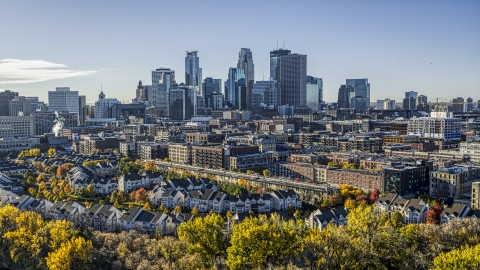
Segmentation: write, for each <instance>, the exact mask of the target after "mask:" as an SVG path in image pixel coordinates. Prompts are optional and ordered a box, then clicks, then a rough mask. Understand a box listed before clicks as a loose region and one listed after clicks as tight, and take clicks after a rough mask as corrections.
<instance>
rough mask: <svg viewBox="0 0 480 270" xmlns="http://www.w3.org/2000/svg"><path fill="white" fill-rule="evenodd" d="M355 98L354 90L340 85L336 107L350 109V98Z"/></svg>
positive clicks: (351, 87)
mask: <svg viewBox="0 0 480 270" xmlns="http://www.w3.org/2000/svg"><path fill="white" fill-rule="evenodd" d="M354 97H355V89H354V88H353V86H351V85H342V86H340V89H338V105H337V107H338V108H339V109H348V108H351V102H352V98H354Z"/></svg>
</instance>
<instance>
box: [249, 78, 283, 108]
mask: <svg viewBox="0 0 480 270" xmlns="http://www.w3.org/2000/svg"><path fill="white" fill-rule="evenodd" d="M262 104H263V105H265V106H268V107H273V108H276V107H278V106H279V105H280V91H279V85H278V83H277V81H275V80H274V79H273V78H270V79H269V80H268V81H256V82H255V84H253V89H252V108H259V107H261V106H262Z"/></svg>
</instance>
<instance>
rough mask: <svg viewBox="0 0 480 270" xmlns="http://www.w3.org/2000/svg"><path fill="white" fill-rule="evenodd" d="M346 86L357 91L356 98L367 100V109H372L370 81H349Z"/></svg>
mask: <svg viewBox="0 0 480 270" xmlns="http://www.w3.org/2000/svg"><path fill="white" fill-rule="evenodd" d="M346 85H350V86H352V87H353V89H354V90H355V97H361V98H365V102H366V105H367V107H370V83H369V82H368V79H347V83H346ZM353 109H355V108H353Z"/></svg>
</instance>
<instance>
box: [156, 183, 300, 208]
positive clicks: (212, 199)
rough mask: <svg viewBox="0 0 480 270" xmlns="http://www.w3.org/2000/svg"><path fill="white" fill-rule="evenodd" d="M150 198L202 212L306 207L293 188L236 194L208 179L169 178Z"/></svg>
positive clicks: (168, 205)
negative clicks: (225, 191) (262, 192)
mask: <svg viewBox="0 0 480 270" xmlns="http://www.w3.org/2000/svg"><path fill="white" fill-rule="evenodd" d="M149 199H150V202H151V203H152V205H153V206H155V207H157V206H159V205H161V204H163V205H164V206H165V207H167V208H168V209H174V208H175V207H176V206H180V207H184V208H188V209H193V208H194V207H195V206H196V207H197V208H198V210H199V211H200V212H209V211H210V210H213V211H214V212H216V213H224V212H227V211H230V212H232V213H244V212H249V211H250V210H252V211H254V212H255V213H266V212H270V211H284V210H285V209H287V207H288V206H292V207H294V208H301V207H302V201H301V200H300V199H299V196H298V195H297V194H296V193H295V192H294V191H292V190H288V191H286V190H277V191H273V192H271V193H270V194H262V195H259V194H242V195H240V196H239V197H235V196H231V195H228V194H226V193H224V192H222V191H219V190H218V189H217V187H216V186H215V185H214V184H213V183H212V182H211V181H210V180H209V179H206V178H199V179H195V178H185V179H175V180H168V181H166V183H165V185H163V186H157V187H155V188H154V189H153V190H152V191H151V192H150V193H149Z"/></svg>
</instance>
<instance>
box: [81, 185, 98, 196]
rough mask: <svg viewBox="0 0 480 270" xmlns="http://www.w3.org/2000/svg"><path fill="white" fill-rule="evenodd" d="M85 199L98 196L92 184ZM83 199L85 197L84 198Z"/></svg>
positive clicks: (87, 189) (86, 191) (86, 192)
mask: <svg viewBox="0 0 480 270" xmlns="http://www.w3.org/2000/svg"><path fill="white" fill-rule="evenodd" d="M84 195H85V197H87V198H93V197H95V195H97V191H96V189H95V186H94V185H92V184H89V185H88V186H87V188H86V189H85V194H84ZM82 197H83V196H82Z"/></svg>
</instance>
